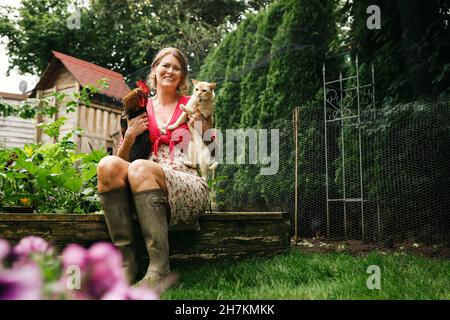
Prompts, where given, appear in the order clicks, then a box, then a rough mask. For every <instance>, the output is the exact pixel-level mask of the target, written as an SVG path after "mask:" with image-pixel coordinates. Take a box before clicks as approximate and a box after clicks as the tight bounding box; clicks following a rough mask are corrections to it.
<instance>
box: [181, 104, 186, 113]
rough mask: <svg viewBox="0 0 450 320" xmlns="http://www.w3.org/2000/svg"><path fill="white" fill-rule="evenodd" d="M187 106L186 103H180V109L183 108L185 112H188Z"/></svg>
mask: <svg viewBox="0 0 450 320" xmlns="http://www.w3.org/2000/svg"><path fill="white" fill-rule="evenodd" d="M185 107H186V106H185V105H184V104H180V109H181V110H183V111H184V112H186V109H185Z"/></svg>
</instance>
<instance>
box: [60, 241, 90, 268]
mask: <svg viewBox="0 0 450 320" xmlns="http://www.w3.org/2000/svg"><path fill="white" fill-rule="evenodd" d="M62 262H63V266H64V269H67V268H68V267H70V266H78V267H79V268H80V269H81V270H86V266H87V264H88V254H87V250H86V249H85V248H83V247H82V246H80V245H78V244H70V245H68V246H67V247H66V248H65V249H64V251H63V252H62Z"/></svg>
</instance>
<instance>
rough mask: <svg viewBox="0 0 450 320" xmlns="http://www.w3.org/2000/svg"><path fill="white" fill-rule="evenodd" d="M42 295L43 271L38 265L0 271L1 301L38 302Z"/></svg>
mask: <svg viewBox="0 0 450 320" xmlns="http://www.w3.org/2000/svg"><path fill="white" fill-rule="evenodd" d="M41 294H42V278H41V271H40V270H39V267H38V266H37V265H36V264H27V265H24V266H20V267H17V268H13V269H7V270H0V300H37V299H41Z"/></svg>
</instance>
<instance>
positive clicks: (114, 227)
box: [97, 48, 210, 286]
mask: <svg viewBox="0 0 450 320" xmlns="http://www.w3.org/2000/svg"><path fill="white" fill-rule="evenodd" d="M147 80H148V82H149V85H150V88H151V89H152V90H153V91H154V92H155V93H156V94H155V96H154V97H153V98H151V99H148V104H147V106H146V111H147V112H146V113H144V114H143V115H142V116H138V117H136V118H133V119H131V120H128V121H129V123H128V129H127V130H126V132H125V133H124V136H123V138H122V143H121V145H120V147H119V150H118V153H117V154H118V156H108V157H105V158H103V159H102V160H101V161H100V163H99V165H98V168H97V174H98V191H99V197H100V201H101V203H102V205H103V208H104V212H105V218H106V222H107V225H108V230H109V233H110V236H111V239H112V241H113V243H114V244H115V245H116V246H117V247H118V248H119V249H120V250H121V251H122V253H123V256H124V267H125V269H126V272H127V274H128V278H129V281H130V282H135V281H136V280H138V279H137V275H138V263H137V257H136V240H137V237H136V235H135V234H134V231H133V227H132V225H133V223H132V219H133V218H132V216H133V214H132V207H133V206H132V202H134V207H135V208H136V213H137V219H138V222H139V224H140V227H141V231H142V234H143V236H144V241H145V244H146V247H147V251H148V256H149V258H150V264H149V266H148V269H147V273H146V275H145V276H144V278H143V279H142V280H141V281H140V282H139V283H138V285H148V286H155V285H157V284H158V283H159V282H160V281H161V280H163V279H164V278H165V277H166V276H167V275H168V274H169V272H170V267H169V243H168V227H169V226H181V227H182V228H183V229H186V228H191V229H199V227H198V217H199V216H200V215H201V214H203V213H204V212H205V209H206V206H207V204H208V194H209V190H208V186H207V184H206V182H205V181H204V180H203V179H202V178H200V177H199V176H198V174H197V171H196V170H195V169H194V168H191V167H187V166H186V165H185V161H186V160H188V156H187V153H186V152H184V151H185V150H186V149H187V143H188V142H189V140H190V133H189V128H188V124H186V123H184V124H182V125H180V126H179V127H178V128H177V129H175V130H173V132H172V130H168V129H167V125H169V124H173V123H174V122H175V121H176V120H177V119H178V117H179V115H180V114H181V113H182V110H181V108H180V105H181V104H184V105H186V104H187V102H188V101H189V98H190V97H188V96H186V94H187V92H188V89H189V85H188V69H187V60H186V58H185V56H184V55H183V53H182V52H181V51H180V50H178V49H176V48H165V49H162V50H161V51H160V52H159V53H158V54H157V55H156V57H155V59H154V60H153V63H152V65H151V72H150V74H149V76H148V78H147ZM196 117H202V115H201V114H199V115H196ZM195 120H197V119H195ZM198 120H202V119H198ZM208 129H210V128H207V127H203V128H202V131H203V132H204V131H206V130H208ZM147 130H148V131H149V135H150V141H151V143H152V155H151V156H150V158H149V159H148V160H136V161H133V162H132V163H130V162H129V156H128V155H129V152H130V148H131V146H132V145H133V144H134V142H135V139H136V137H137V136H138V135H140V134H142V133H143V132H146V131H147ZM176 137H178V138H176Z"/></svg>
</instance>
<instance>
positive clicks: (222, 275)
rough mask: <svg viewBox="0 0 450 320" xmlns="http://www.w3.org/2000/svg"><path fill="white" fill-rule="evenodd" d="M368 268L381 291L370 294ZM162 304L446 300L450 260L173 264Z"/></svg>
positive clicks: (301, 258)
mask: <svg viewBox="0 0 450 320" xmlns="http://www.w3.org/2000/svg"><path fill="white" fill-rule="evenodd" d="M370 265H377V266H379V267H380V270H381V289H380V290H376V289H375V290H369V289H368V288H367V286H366V281H367V279H368V277H370V276H371V274H368V273H367V268H368V267H369V266H370ZM173 271H174V272H176V273H177V274H178V276H179V280H180V283H179V284H178V285H177V286H175V287H172V288H170V289H168V290H167V291H166V292H165V293H164V295H163V296H162V298H163V299H213V300H215V299H225V300H227V299H238V300H245V299H274V300H277V299H286V300H288V299H420V300H424V299H450V260H434V259H429V258H423V257H418V256H412V255H396V254H391V255H383V254H380V253H371V254H369V255H366V256H362V257H356V256H351V255H348V254H346V253H331V254H330V253H326V254H324V253H308V254H305V253H302V252H300V251H295V252H289V253H285V254H283V255H279V256H275V257H272V258H268V259H264V260H263V259H247V260H244V261H230V260H228V261H227V260H224V261H218V262H214V263H203V264H180V265H174V266H173Z"/></svg>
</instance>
